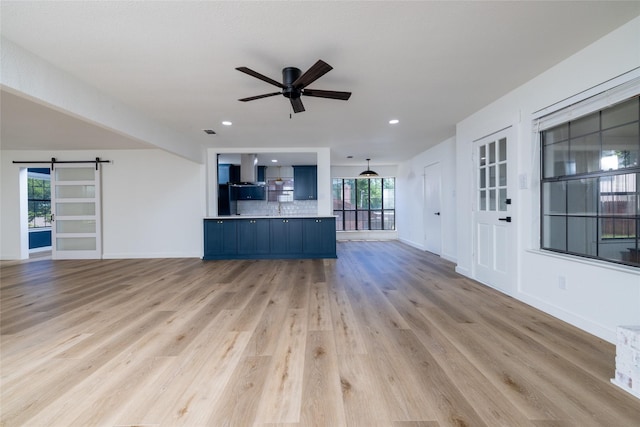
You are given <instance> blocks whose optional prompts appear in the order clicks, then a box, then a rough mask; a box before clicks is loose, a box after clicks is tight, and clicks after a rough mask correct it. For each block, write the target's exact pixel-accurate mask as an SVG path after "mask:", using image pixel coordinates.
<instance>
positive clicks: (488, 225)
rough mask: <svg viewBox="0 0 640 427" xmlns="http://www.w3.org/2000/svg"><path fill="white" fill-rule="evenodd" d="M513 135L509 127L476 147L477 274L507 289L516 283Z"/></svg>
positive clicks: (500, 287)
mask: <svg viewBox="0 0 640 427" xmlns="http://www.w3.org/2000/svg"><path fill="white" fill-rule="evenodd" d="M511 135H512V130H511V128H509V129H506V130H503V131H500V132H498V133H496V134H493V135H491V136H488V137H486V138H483V139H481V140H479V141H477V142H476V143H475V147H474V163H475V169H476V173H475V176H476V178H475V183H476V191H475V195H476V201H475V203H474V206H475V207H476V208H475V212H474V218H475V224H474V229H475V233H474V240H475V250H474V276H475V278H476V280H478V281H480V282H482V283H485V284H487V285H489V286H492V287H495V288H498V289H501V290H503V291H506V292H509V291H511V290H512V289H513V288H514V287H515V280H514V274H515V271H516V266H515V262H516V257H515V254H514V250H515V233H516V229H515V227H514V222H515V220H516V219H515V218H514V216H513V204H512V199H511V197H512V195H511V193H512V192H513V189H514V177H513V175H514V171H515V167H513V166H512V165H510V164H509V157H510V156H512V154H511V153H510V151H511V144H510V141H511V139H512V136H511Z"/></svg>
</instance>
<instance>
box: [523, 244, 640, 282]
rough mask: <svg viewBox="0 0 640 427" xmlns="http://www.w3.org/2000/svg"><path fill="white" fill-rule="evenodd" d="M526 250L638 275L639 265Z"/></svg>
mask: <svg viewBox="0 0 640 427" xmlns="http://www.w3.org/2000/svg"><path fill="white" fill-rule="evenodd" d="M526 252H528V253H530V254H534V255H541V256H546V257H550V258H555V259H558V260H562V261H568V262H575V263H578V264H583V265H588V266H590V267H599V268H606V269H608V270H613V271H618V272H622V273H629V274H634V275H637V276H640V267H633V266H630V265H622V264H615V263H612V262H607V261H600V260H597V259H591V258H582V257H579V256H577V255H568V254H566V255H565V254H560V253H556V252H552V251H546V250H544V249H527V250H526Z"/></svg>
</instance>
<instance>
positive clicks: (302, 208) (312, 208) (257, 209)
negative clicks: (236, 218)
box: [237, 200, 318, 216]
mask: <svg viewBox="0 0 640 427" xmlns="http://www.w3.org/2000/svg"><path fill="white" fill-rule="evenodd" d="M237 212H238V214H240V215H248V216H251V215H255V216H265V215H268V216H279V215H282V216H295V215H317V214H318V201H317V200H294V201H293V202H282V203H278V202H267V201H264V200H238V211H237Z"/></svg>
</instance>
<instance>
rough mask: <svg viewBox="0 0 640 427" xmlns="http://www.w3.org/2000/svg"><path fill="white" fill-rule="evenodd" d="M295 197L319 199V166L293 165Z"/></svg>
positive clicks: (298, 198)
mask: <svg viewBox="0 0 640 427" xmlns="http://www.w3.org/2000/svg"><path fill="white" fill-rule="evenodd" d="M293 199H294V200H317V199H318V167H317V166H294V167H293Z"/></svg>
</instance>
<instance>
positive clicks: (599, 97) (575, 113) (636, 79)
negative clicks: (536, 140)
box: [532, 68, 640, 133]
mask: <svg viewBox="0 0 640 427" xmlns="http://www.w3.org/2000/svg"><path fill="white" fill-rule="evenodd" d="M638 94H640V68H637V69H635V70H632V71H630V72H629V73H626V74H623V75H622V76H618V77H616V78H614V79H611V80H608V81H606V82H604V83H602V84H599V85H597V86H594V87H592V88H590V89H588V90H586V91H583V92H580V93H578V94H576V95H574V96H572V97H570V98H567V99H565V100H563V101H560V102H557V103H555V104H552V105H550V106H548V107H546V108H543V109H541V110H538V111H536V112H534V113H533V123H532V130H533V132H534V133H539V132H540V131H543V130H545V129H549V128H551V127H554V126H557V125H559V124H562V123H566V122H568V121H571V120H575V119H577V118H579V117H582V116H584V115H587V114H591V113H593V112H594V111H598V110H601V109H603V108H606V107H608V106H611V105H614V104H617V103H619V102H621V101H624V100H626V99H628V98H631V97H633V96H636V95H638Z"/></svg>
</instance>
